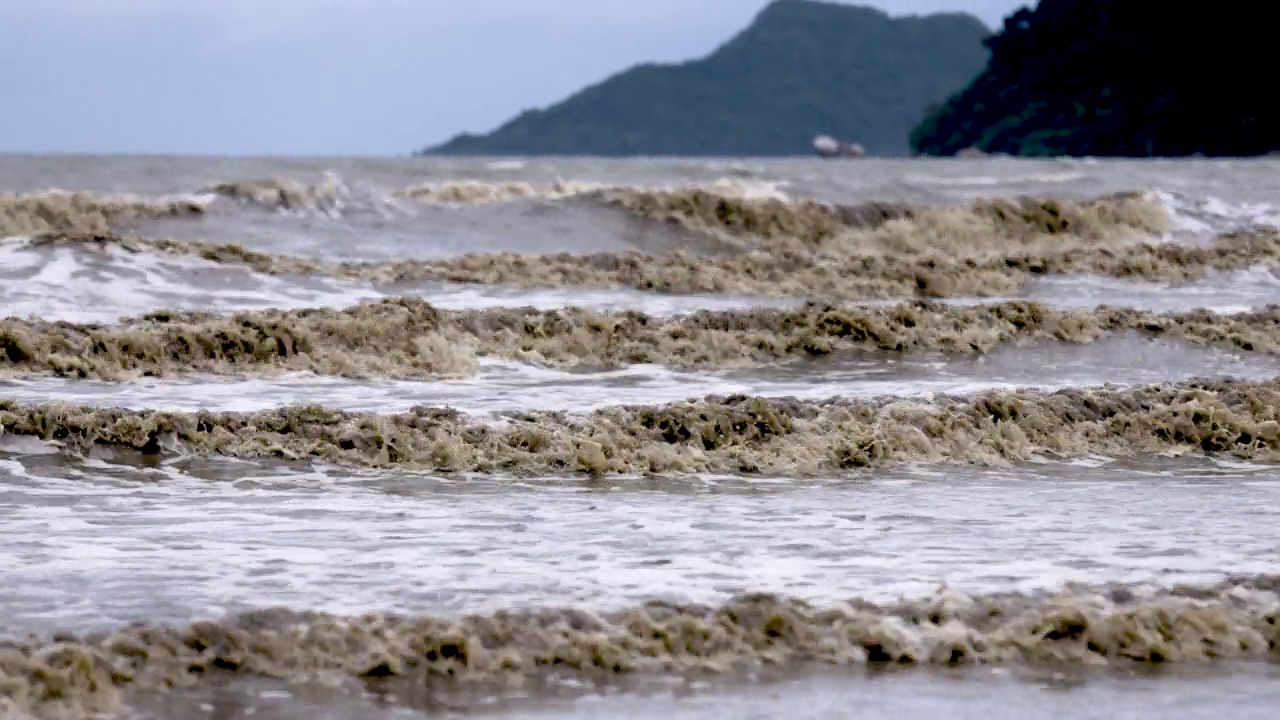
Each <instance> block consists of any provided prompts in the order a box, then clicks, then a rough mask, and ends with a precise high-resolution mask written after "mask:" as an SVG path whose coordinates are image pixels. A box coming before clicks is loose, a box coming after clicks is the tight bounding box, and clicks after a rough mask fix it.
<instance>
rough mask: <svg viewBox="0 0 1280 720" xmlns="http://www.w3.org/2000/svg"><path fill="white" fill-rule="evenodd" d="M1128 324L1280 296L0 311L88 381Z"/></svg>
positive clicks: (415, 368)
mask: <svg viewBox="0 0 1280 720" xmlns="http://www.w3.org/2000/svg"><path fill="white" fill-rule="evenodd" d="M1127 331H1132V332H1138V333H1142V334H1144V335H1147V336H1151V337H1171V338H1178V339H1183V340H1189V341H1192V342H1196V343H1204V344H1213V345H1217V346H1221V347H1226V348H1230V349H1233V350H1243V351H1247V352H1267V353H1276V352H1280V305H1273V306H1269V307H1266V308H1262V309H1259V310H1256V311H1253V312H1248V313H1240V314H1234V315H1218V314H1215V313H1212V312H1209V311H1196V312H1190V313H1154V312H1149V311H1140V310H1129V309H1120V308H1110V307H1102V308H1098V309H1096V310H1093V311H1063V310H1056V309H1053V308H1051V307H1048V306H1045V305H1042V304H1038V303H1028V302H1006V303H999V304H993V305H983V306H971V307H961V306H946V305H937V304H926V303H912V304H900V305H897V306H892V307H875V306H873V307H865V306H864V307H839V306H829V305H816V304H810V305H807V306H805V307H802V308H797V309H786V310H783V309H769V308H755V309H750V310H733V311H710V310H704V311H698V312H694V313H690V314H687V315H679V316H671V317H654V316H649V315H646V314H644V313H640V312H603V313H602V312H596V311H592V310H586V309H582V308H566V309H559V310H537V309H533V308H492V309H484V310H452V311H451V310H442V309H439V308H436V307H434V306H432V305H431V304H430V303H428V302H426V301H423V300H419V299H416V298H392V299H388V300H383V301H381V302H376V303H369V304H362V305H356V306H354V307H350V308H346V309H343V310H332V309H326V308H318V309H305V310H267V311H256V312H242V313H236V314H234V315H214V314H210V313H185V312H170V311H167V312H159V313H153V314H151V315H147V316H145V317H142V318H137V319H131V320H126V321H124V322H122V323H120V324H117V325H107V326H103V325H85V324H74V323H67V322H48V321H42V320H20V319H13V318H11V319H7V320H0V375H9V376H15V375H46V374H48V375H56V376H63V377H73V378H92V379H97V380H122V379H128V378H131V377H138V376H151V377H154V376H165V375H177V374H186V373H212V374H222V375H233V374H248V373H267V374H270V373H278V372H283V371H309V372H314V373H317V374H321V375H338V376H346V377H389V378H399V379H407V378H429V377H436V376H442V375H443V376H450V375H460V374H466V373H468V372H470V371H471V370H473V369H474V368H475V367H476V358H477V357H498V358H503V359H512V360H521V361H526V362H534V363H537V364H541V365H549V366H556V367H589V368H601V367H605V368H616V367H621V366H624V365H631V364H660V365H665V366H668V367H674V368H687V367H702V368H727V367H747V366H757V365H769V364H773V363H777V362H782V361H787V360H795V359H802V358H816V357H822V356H828V355H832V354H839V353H847V352H857V351H877V352H886V353H906V352H921V351H925V352H942V353H949V354H973V353H986V352H989V351H991V350H993V349H994V348H996V347H998V346H1001V345H1006V344H1015V343H1019V342H1022V341H1026V340H1035V339H1051V340H1056V341H1059V342H1067V343H1089V342H1093V341H1095V340H1097V339H1099V338H1101V337H1103V336H1104V335H1105V334H1107V333H1116V332H1127Z"/></svg>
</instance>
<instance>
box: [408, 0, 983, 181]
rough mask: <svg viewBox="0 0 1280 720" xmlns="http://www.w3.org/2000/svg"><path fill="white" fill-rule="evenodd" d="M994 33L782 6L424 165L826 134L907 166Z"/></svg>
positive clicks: (768, 145) (794, 140)
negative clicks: (918, 134)
mask: <svg viewBox="0 0 1280 720" xmlns="http://www.w3.org/2000/svg"><path fill="white" fill-rule="evenodd" d="M989 34H990V29H989V28H987V27H986V26H985V25H983V24H982V22H981V21H979V20H978V19H977V18H975V17H972V16H970V15H965V14H944V15H932V16H926V17H905V18H890V17H889V16H888V15H886V14H885V13H883V12H881V11H879V10H874V9H870V8H862V7H853V6H848V5H837V4H831V3H823V2H810V1H808V0H778V1H777V2H774V3H773V4H771V5H769V6H767V7H766V8H765V9H764V10H763V11H762V12H761V13H760V14H759V15H758V16H757V17H756V19H755V21H754V22H753V23H752V24H751V26H750V27H748V28H747V29H746V30H744V31H743V32H742V33H740V34H739V35H737V36H736V37H734V38H732V39H731V40H729V42H728V43H726V44H725V45H723V46H721V47H720V48H719V49H717V50H716V51H715V52H713V53H712V54H711V55H709V56H707V57H705V58H703V59H700V60H695V61H692V62H687V63H683V64H679V65H641V66H638V67H634V68H632V69H630V70H627V71H625V72H623V73H620V74H618V75H615V76H614V77H611V78H609V79H608V80H605V81H604V82H602V83H600V84H598V85H594V86H592V87H588V88H586V89H584V90H582V91H580V92H578V93H577V94H575V95H573V96H572V97H570V98H568V99H567V100H564V101H563V102H561V103H559V104H556V105H553V106H551V107H548V108H546V109H544V110H531V111H528V112H525V113H523V114H521V115H520V116H519V117H516V118H515V119H513V120H511V121H510V122H508V123H506V124H505V125H503V126H502V127H500V128H498V129H497V130H495V131H494V132H492V133H490V134H488V135H466V134H464V135H460V136H458V137H456V138H454V139H453V140H450V141H449V142H447V143H445V144H444V145H441V146H439V147H437V148H431V149H428V150H426V151H424V154H441V155H604V156H625V155H693V156H776V155H798V154H809V153H811V152H812V141H813V138H814V136H816V135H821V134H829V135H835V136H837V137H840V138H842V139H846V140H849V141H853V142H858V143H861V144H862V145H863V146H864V147H865V148H866V150H867V152H868V153H869V154H873V155H904V154H906V153H907V152H908V151H909V149H910V148H909V145H908V143H907V137H908V134H909V132H910V130H911V128H912V127H913V126H915V125H916V123H918V122H919V121H920V119H921V118H922V117H923V116H924V113H925V108H926V107H928V106H936V105H937V104H938V103H939V102H941V101H943V100H944V99H945V98H946V97H947V96H948V95H950V94H951V93H953V92H955V91H956V89H957V88H961V87H963V86H964V85H965V83H967V82H969V81H970V80H972V79H973V78H974V77H975V76H976V75H977V74H978V73H979V72H980V71H981V70H982V67H983V65H984V63H985V62H986V60H987V51H986V49H985V48H984V47H983V45H982V40H983V38H985V37H987V35H989Z"/></svg>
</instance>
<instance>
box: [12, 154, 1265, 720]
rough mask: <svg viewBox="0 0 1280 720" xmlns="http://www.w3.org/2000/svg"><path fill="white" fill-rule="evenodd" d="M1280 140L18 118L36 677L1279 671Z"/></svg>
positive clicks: (278, 697)
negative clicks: (157, 133)
mask: <svg viewBox="0 0 1280 720" xmlns="http://www.w3.org/2000/svg"><path fill="white" fill-rule="evenodd" d="M1277 167H1278V166H1277V165H1276V163H1275V162H1274V161H1269V160H1257V161H1248V162H1243V161H1242V162H1234V161H1233V162H1226V163H1205V162H1181V161H1170V162H1130V161H1113V160H1099V161H1086V162H1060V161H1030V160H1013V159H1000V160H990V161H971V160H963V161H945V162H944V161H938V162H934V161H898V160H876V159H867V160H865V161H860V162H857V163H817V162H813V161H805V160H778V161H773V160H761V161H753V162H751V163H749V164H748V163H739V162H737V161H734V160H725V161H703V160H699V159H686V160H674V161H672V160H649V161H617V160H606V159H571V158H556V159H553V160H547V159H533V158H530V159H519V160H513V161H506V160H503V161H495V160H465V159H448V158H431V159H412V160H369V159H361V160H330V161H324V162H319V161H310V160H302V159H294V160H290V161H288V162H282V161H277V160H272V159H243V160H233V159H194V158H76V157H73V156H64V157H56V158H54V157H47V158H41V157H25V156H24V157H17V156H13V157H8V158H3V159H0V186H3V187H5V188H9V189H12V190H14V191H16V192H18V193H20V196H12V197H10V196H6V198H5V200H6V202H8V201H12V202H9V203H8V204H7V205H5V208H6V209H5V210H4V212H0V230H3V232H0V235H14V234H16V235H20V236H25V237H26V238H27V239H25V240H18V241H14V242H12V243H10V242H6V243H3V244H0V316H6V317H7V316H13V315H18V316H22V317H37V318H45V319H46V320H63V321H67V320H70V321H76V322H74V323H72V324H65V323H64V324H61V325H59V324H57V323H54V322H47V321H46V322H41V321H38V320H37V321H30V320H5V321H2V322H3V323H4V324H3V328H2V329H0V365H3V366H4V372H5V375H6V379H5V380H3V381H0V428H3V434H0V523H3V526H4V527H5V529H6V532H5V533H4V536H3V537H2V538H0V563H3V567H5V568H7V569H8V570H9V572H8V574H7V575H6V580H9V582H7V583H5V584H4V585H3V587H0V616H3V617H5V618H6V619H8V620H9V622H10V626H9V631H8V633H9V635H10V636H12V637H10V638H7V639H0V645H2V647H0V705H3V709H0V715H6V714H13V713H18V712H27V713H31V714H33V715H34V716H36V717H38V718H41V719H42V720H43V718H55V717H56V718H58V720H65V719H66V718H76V719H77V720H78V719H79V718H87V717H93V716H95V715H96V714H97V713H102V712H121V711H125V710H127V711H128V712H131V713H133V715H132V716H133V717H136V718H147V720H172V718H174V717H183V718H185V717H187V716H189V715H192V716H194V715H203V714H228V715H235V714H237V713H239V716H246V717H247V716H249V715H250V714H251V713H252V714H253V715H254V716H255V717H257V718H262V719H263V720H299V718H310V717H316V716H321V715H324V714H325V713H328V714H329V715H331V716H343V715H344V714H346V715H349V716H352V717H356V716H358V717H380V716H386V715H390V714H392V713H399V714H406V713H409V712H410V710H411V709H412V710H416V711H418V712H420V713H425V714H432V713H435V714H438V713H439V712H441V709H442V708H446V709H448V711H449V712H453V711H456V712H457V713H465V712H487V713H492V714H493V715H494V716H495V717H504V718H507V717H516V716H524V715H528V714H534V715H536V714H537V713H538V712H542V711H545V713H546V714H555V715H557V716H559V715H568V716H584V715H587V716H595V715H601V714H603V715H617V714H623V715H627V716H629V717H630V718H631V719H632V720H635V718H639V717H645V716H647V715H646V713H648V714H649V715H653V714H654V713H655V712H657V713H660V714H662V715H663V716H664V717H672V716H679V715H680V714H681V713H682V712H683V713H692V714H693V716H694V717H697V716H698V715H697V713H699V712H702V713H703V716H706V717H719V716H721V715H723V714H724V713H725V712H729V713H730V714H734V713H733V708H736V707H749V708H750V709H751V711H752V712H756V713H757V714H760V713H764V714H766V715H770V714H786V713H791V714H793V715H795V714H796V713H797V712H809V714H810V715H811V716H815V717H816V716H819V715H821V712H819V711H818V710H815V708H819V707H823V706H822V703H823V702H828V703H829V707H830V708H831V709H832V713H831V714H832V715H833V716H834V715H839V714H840V713H842V712H844V713H846V714H847V710H848V708H849V707H852V706H856V707H859V708H860V709H862V710H863V711H865V712H870V713H872V714H875V710H874V708H873V705H872V704H871V703H872V702H873V700H881V701H884V704H886V705H892V706H893V709H892V710H891V712H897V713H898V714H903V712H906V711H904V710H903V708H904V707H913V708H918V707H921V705H920V703H921V702H925V700H922V698H930V697H932V698H934V699H935V700H934V704H933V705H930V706H928V708H932V712H927V711H920V712H918V713H917V714H919V715H920V716H921V717H933V716H937V715H938V714H939V713H941V714H944V715H945V714H947V713H951V714H956V713H957V712H963V711H964V709H965V708H969V709H973V708H980V709H981V708H985V711H984V712H983V713H982V714H981V715H980V716H982V717H990V716H992V715H998V714H1000V713H1006V714H1007V713H1009V712H1013V713H1015V714H1017V715H1019V717H1024V716H1025V717H1045V718H1049V717H1052V718H1055V720H1056V718H1058V717H1073V716H1080V715H1082V714H1084V713H1085V712H1086V710H1084V709H1085V708H1093V709H1101V710H1100V712H1102V713H1103V714H1106V715H1108V717H1112V716H1118V717H1127V716H1125V715H1124V713H1126V712H1130V711H1131V710H1133V709H1134V708H1135V707H1137V706H1138V705H1141V706H1142V707H1141V711H1142V712H1143V713H1146V714H1150V712H1152V704H1151V703H1152V701H1154V700H1156V699H1159V698H1166V699H1169V700H1170V702H1172V703H1174V705H1173V707H1175V708H1176V710H1177V712H1181V713H1182V714H1184V715H1185V714H1187V712H1188V708H1195V707H1204V706H1205V704H1204V703H1201V704H1200V705H1197V704H1196V697H1197V695H1196V694H1197V693H1216V696H1215V697H1214V700H1215V702H1214V703H1210V705H1212V706H1213V707H1214V710H1215V712H1217V713H1218V714H1222V713H1223V712H1227V710H1226V705H1225V703H1226V701H1228V700H1238V699H1240V698H1242V697H1243V698H1246V700H1245V701H1244V704H1243V705H1241V706H1240V707H1237V708H1233V709H1232V710H1231V711H1230V712H1229V714H1232V716H1233V717H1247V716H1248V712H1249V711H1250V710H1257V709H1258V708H1263V709H1265V710H1267V711H1270V709H1271V706H1272V705H1273V704H1274V703H1267V702H1265V700H1261V699H1260V698H1262V695H1261V692H1262V691H1261V690H1260V689H1259V688H1261V687H1262V686H1263V681H1262V680H1261V679H1260V676H1259V675H1257V674H1256V673H1257V672H1263V673H1265V670H1261V671H1260V670H1257V668H1264V667H1265V663H1266V662H1268V661H1270V660H1271V659H1274V651H1273V650H1272V649H1271V648H1272V643H1273V641H1274V639H1275V635H1274V623H1273V622H1271V620H1274V617H1273V616H1274V615H1275V612H1276V609H1277V608H1278V607H1280V599H1277V597H1276V595H1275V589H1276V585H1275V580H1274V574H1275V573H1277V572H1280V568H1278V567H1276V566H1275V563H1273V562H1272V561H1271V560H1270V557H1271V556H1272V555H1274V553H1272V552H1270V549H1271V548H1272V546H1274V545H1275V544H1276V538H1274V537H1273V534H1272V533H1270V530H1269V528H1271V527H1273V526H1276V525H1277V524H1276V523H1275V522H1274V519H1275V518H1273V517H1271V515H1272V514H1273V513H1271V511H1270V508H1272V507H1275V506H1276V502H1275V500H1276V498H1275V497H1274V495H1275V492H1276V488H1277V487H1280V477H1278V476H1277V475H1276V471H1275V468H1276V467H1277V464H1278V463H1280V459H1278V458H1280V455H1278V453H1280V444H1278V443H1280V425H1278V424H1277V423H1280V417H1277V416H1276V413H1275V408H1276V407H1277V405H1278V404H1280V403H1278V401H1277V399H1276V397H1277V392H1280V389H1277V385H1276V382H1277V377H1280V366H1277V364H1276V353H1275V348H1276V344H1275V341H1276V338H1277V337H1278V336H1277V332H1280V324H1277V322H1276V317H1275V312H1276V311H1275V309H1274V308H1269V307H1268V306H1270V305H1273V304H1274V303H1277V302H1280V293H1277V285H1276V280H1275V268H1276V267H1277V266H1280V241H1278V240H1277V238H1280V234H1277V231H1276V230H1275V229H1272V228H1268V227H1266V226H1267V225H1268V223H1270V222H1272V217H1271V216H1272V214H1273V213H1272V211H1271V210H1270V207H1272V206H1271V205H1270V204H1271V203H1274V198H1275V197H1277V196H1278V195H1280V172H1278V171H1277ZM326 171H332V172H330V173H328V174H326ZM50 187H69V188H74V189H75V190H76V192H75V193H71V194H68V193H47V192H44V189H46V188H50ZM406 188H419V190H418V192H419V194H420V197H417V198H415V197H409V196H407V195H409V194H413V193H406V192H405V189H406ZM202 190H216V192H207V193H204V194H200V193H198V192H197V193H195V194H193V191H202ZM15 198H16V199H15ZM175 198H180V199H188V200H192V201H193V202H194V203H195V206H197V207H198V208H199V209H198V210H195V209H193V208H187V207H186V206H183V205H181V203H180V202H177V201H174V199H175ZM170 201H174V202H173V203H171V202H170ZM167 203H168V204H167ZM393 296H394V298H395V299H393ZM423 298H426V299H427V300H428V302H423V301H422V300H423ZM1027 298H1036V299H1038V300H1041V301H1043V302H1040V303H1031V302H1027ZM384 301H387V302H385V303H384ZM805 301H814V302H813V304H812V305H810V304H806V302H805ZM1195 307H1205V308H1208V309H1207V310H1205V311H1203V312H1191V310H1192V309H1193V308H1195ZM1071 308H1075V310H1071ZM1141 308H1147V310H1146V311H1143V310H1141ZM148 314H154V315H153V317H150V318H144V317H143V316H144V315H148ZM77 323H78V324H77ZM299 370H307V371H309V372H298V371H299ZM59 375H60V377H57V376H59ZM81 376H83V377H81ZM411 376H412V377H411ZM103 378H105V379H107V380H109V381H104V380H103ZM940 586H941V588H942V589H941V590H939V588H940ZM1148 665H1171V666H1175V667H1176V666H1185V667H1188V668H1191V670H1190V671H1189V673H1190V674H1177V671H1173V672H1169V671H1166V672H1165V673H1163V674H1147V673H1144V674H1143V678H1142V679H1141V680H1134V679H1133V678H1132V676H1133V675H1134V673H1135V671H1134V668H1136V667H1142V666H1148ZM888 666H892V667H895V668H909V667H926V666H927V667H937V668H939V669H943V668H945V670H943V671H942V672H937V673H935V672H928V673H912V672H898V673H892V674H890V675H885V674H884V673H882V672H878V669H880V668H884V667H888ZM1250 668H1253V669H1250ZM993 670H999V671H1001V672H1002V673H1006V674H1002V675H996V674H993V673H992V671H993ZM824 671H834V672H835V673H837V677H838V679H837V680H836V681H834V682H835V684H836V685H838V687H839V688H843V690H840V691H835V690H832V688H831V687H830V686H827V685H824V684H823V681H822V680H821V679H820V678H822V677H823V672H824ZM1097 672H1101V673H1102V674H1100V675H1099V674H1096V673H1097ZM1055 673H1057V674H1059V675H1070V676H1072V677H1076V676H1077V675H1079V676H1082V677H1083V676H1086V675H1087V676H1088V677H1089V678H1091V679H1090V680H1089V682H1088V683H1087V684H1086V687H1084V688H1075V689H1072V690H1070V691H1068V692H1063V693H1056V694H1053V695H1052V696H1046V695H1044V693H1043V692H1042V691H1039V690H1036V691H1035V692H1034V693H1033V694H1032V695H1030V696H1028V694H1027V692H1023V691H1022V690H1021V688H1023V687H1024V686H1023V685H1020V684H1018V683H1020V682H1022V680H1020V679H1019V678H1022V677H1033V678H1036V679H1035V680H1033V681H1032V682H1035V683H1041V684H1044V683H1058V685H1055V687H1058V686H1060V685H1061V684H1062V683H1063V682H1066V681H1063V680H1060V679H1059V680H1051V678H1053V677H1054V674H1055ZM1214 673H1217V674H1222V675H1223V676H1225V677H1231V678H1234V680H1233V681H1232V682H1234V683H1235V684H1230V683H1228V684H1226V685H1224V684H1221V683H1219V684H1214V683H1215V682H1216V681H1212V678H1211V677H1210V676H1211V675H1213V674H1214ZM781 675H785V676H786V677H785V678H782V677H780V676H781ZM885 678H891V679H892V681H893V682H894V683H898V684H896V685H894V686H893V688H894V689H891V691H890V692H889V694H888V695H886V694H885V691H884V688H885V687H886V685H885V684H883V683H884V681H885ZM1011 678H1012V679H1011ZM1098 678H1104V679H1105V682H1101V684H1100V683H1099V680H1098ZM768 679H776V680H784V681H785V682H783V684H781V685H773V686H764V685H761V681H763V680H768ZM316 680H323V681H324V682H325V683H327V685H326V687H324V688H322V689H321V688H317V687H316V685H315V684H314V681H316ZM1112 681H1114V682H1116V683H1120V684H1118V685H1112V684H1110V683H1112ZM709 682H710V685H715V687H714V688H713V687H711V686H710V685H709V684H708V683H709ZM742 682H745V683H749V684H751V687H752V689H751V690H749V691H744V692H735V691H734V690H733V689H731V685H732V684H733V683H742ZM967 683H973V684H972V685H966V684H967ZM1124 683H1133V684H1128V685H1125V684H1124ZM675 687H678V688H682V690H681V691H680V693H681V694H680V697H679V698H678V699H672V700H671V701H670V702H669V703H668V702H667V701H666V699H664V698H666V697H667V695H664V693H668V694H671V693H672V691H671V690H670V689H671V688H675ZM764 687H772V688H776V689H777V690H776V692H775V691H774V690H766V689H761V688H764ZM966 687H968V688H972V689H968V690H966V689H965V688H966ZM157 688H163V689H164V690H165V692H164V693H155V692H153V691H154V690H155V689H157ZM513 688H515V690H513ZM851 688H853V689H851ZM863 689H865V691H863ZM617 692H625V693H627V694H626V695H625V696H619V695H617V694H616V693H617ZM688 692H693V695H692V696H691V695H688V694H686V693H688ZM841 692H843V693H844V694H841ZM966 692H968V693H969V695H965V694H964V693H966ZM584 693H586V694H591V693H595V694H596V699H595V700H585V701H583V703H582V704H579V703H578V702H576V701H574V698H576V697H578V696H579V695H582V694H584ZM717 693H722V694H720V695H717ZM769 693H775V694H778V695H779V698H773V699H769V698H766V697H765V696H766V695H768V694H769ZM993 693H995V694H997V695H999V698H1000V702H1001V703H1002V704H1001V705H999V706H998V707H997V706H994V705H992V704H991V703H990V702H987V704H986V705H983V704H982V701H980V700H975V699H974V698H976V697H988V696H993ZM824 697H825V698H827V700H826V701H824V700H823V698H824ZM940 697H946V698H948V699H949V700H956V702H947V703H942V702H941V701H938V700H937V698H940ZM699 698H701V699H699ZM1047 698H1050V699H1047ZM562 700H563V701H565V702H567V703H568V704H567V705H565V704H563V703H561V701H562ZM784 701H785V705H784V704H783V702H784ZM1139 701H1141V702H1139ZM391 703H394V704H395V707H394V709H393V708H391ZM548 703H549V704H548ZM620 703H624V704H625V712H622V713H619V712H618V708H619V704H620ZM664 703H666V704H664ZM699 703H700V704H699ZM732 703H737V705H734V704H732ZM911 703H915V704H914V705H913V704H911ZM1054 703H1056V704H1054ZM926 705H927V703H926ZM698 708H702V710H699V709H698ZM771 708H776V709H777V712H773V713H771V712H770V709H771ZM796 708H802V709H803V710H802V711H797V710H796ZM928 708H926V710H927V709H928ZM1050 708H1052V709H1050ZM1236 710H1239V712H1235V711H1236ZM1157 712H1158V711H1157ZM1035 713H1039V716H1036V715H1035ZM380 714H381V715H380ZM882 714H883V713H882ZM908 714H909V712H908ZM1175 714H1176V713H1175ZM1137 716H1141V715H1137ZM1137 716H1135V717H1137ZM1264 716H1265V717H1269V715H1264Z"/></svg>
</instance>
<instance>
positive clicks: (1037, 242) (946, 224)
mask: <svg viewBox="0 0 1280 720" xmlns="http://www.w3.org/2000/svg"><path fill="white" fill-rule="evenodd" d="M604 197H605V199H606V200H607V201H608V202H609V203H611V204H613V205H615V206H617V207H621V208H624V209H626V210H627V211H629V212H632V213H635V214H638V215H641V216H644V217H650V218H657V219H661V220H667V221H671V222H676V223H679V224H681V225H683V226H685V227H687V228H690V229H693V230H699V231H703V232H709V233H712V234H714V235H716V236H717V237H719V238H720V239H734V240H738V241H744V240H747V241H749V242H747V243H745V244H746V245H747V246H748V247H752V246H754V247H757V248H760V249H765V250H772V251H775V252H777V251H797V250H805V251H810V252H814V253H817V254H818V255H819V256H822V257H827V258H844V257H847V256H849V255H850V254H866V253H890V254H907V255H917V254H930V253H938V252H946V253H960V254H962V255H972V254H974V253H978V252H989V251H1008V250H1009V249H1011V248H1018V249H1021V250H1022V251H1024V252H1025V251H1027V250H1031V249H1039V250H1042V251H1043V250H1048V249H1051V248H1056V249H1060V248H1063V247H1065V246H1069V245H1071V244H1088V245H1098V244H1109V245H1119V244H1122V243H1125V242H1132V241H1135V240H1150V239H1152V237H1153V236H1158V235H1160V234H1162V233H1164V232H1166V231H1167V230H1168V228H1169V217H1168V214H1167V212H1166V211H1165V209H1164V207H1163V206H1162V205H1161V204H1160V202H1159V200H1158V199H1156V198H1154V197H1148V196H1146V195H1143V194H1141V193H1125V194H1119V195H1111V196H1107V197H1101V198H1097V199H1094V200H1088V201H1081V202H1075V201H1068V200H1051V199H1039V198H1030V197H1022V198H1013V199H994V200H980V201H977V202H975V203H973V204H972V205H970V206H958V207H913V206H910V205H903V204H899V203H882V202H868V203H862V204H859V205H830V204H826V203H821V202H818V201H815V200H809V199H798V200H790V199H783V198H755V197H732V196H726V195H722V194H718V193H715V192H711V191H708V190H704V189H690V190H679V191H676V190H672V191H643V190H634V189H626V190H611V191H608V192H605V193H604Z"/></svg>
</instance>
